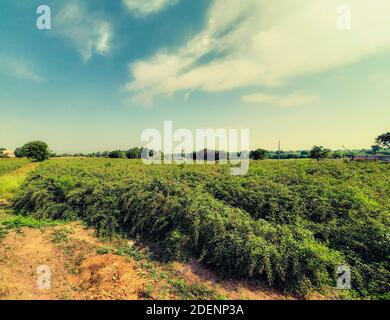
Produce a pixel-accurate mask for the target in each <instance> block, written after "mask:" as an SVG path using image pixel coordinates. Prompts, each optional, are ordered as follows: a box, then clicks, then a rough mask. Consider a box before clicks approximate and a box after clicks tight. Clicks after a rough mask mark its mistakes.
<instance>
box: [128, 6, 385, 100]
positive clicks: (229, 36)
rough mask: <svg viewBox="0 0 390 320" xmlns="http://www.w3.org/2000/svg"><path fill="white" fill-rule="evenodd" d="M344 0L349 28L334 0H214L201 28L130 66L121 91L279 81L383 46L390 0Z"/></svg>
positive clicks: (156, 92) (154, 92) (212, 88)
mask: <svg viewBox="0 0 390 320" xmlns="http://www.w3.org/2000/svg"><path fill="white" fill-rule="evenodd" d="M346 2H349V1H346ZM350 3H351V9H352V29H351V30H349V31H342V30H340V29H338V28H337V19H338V16H337V8H338V7H339V5H340V2H339V1H338V0H311V1H307V0H274V1H269V0H246V1H237V0H214V2H213V5H212V6H211V7H210V9H209V12H208V13H207V18H208V19H207V23H206V25H205V27H204V29H203V30H202V31H201V32H200V33H199V34H198V35H196V36H195V37H194V38H192V39H190V40H189V41H188V42H187V43H185V44H184V45H183V46H182V47H181V48H179V49H178V50H175V51H173V52H170V53H166V52H169V50H167V49H165V50H164V52H159V53H157V54H155V55H154V56H152V57H150V58H148V59H145V60H140V61H136V62H134V63H131V64H130V66H129V68H130V73H131V75H132V81H130V82H129V83H127V85H126V89H127V90H128V91H130V92H131V93H132V95H135V96H136V97H138V96H139V95H142V96H143V97H144V99H145V96H149V98H148V99H147V100H148V101H150V100H152V99H153V98H154V97H156V96H160V95H171V94H173V93H175V92H177V91H181V90H184V91H189V90H201V91H205V92H220V91H226V90H231V89H237V88H244V87H249V86H260V85H262V86H276V85H283V84H286V83H288V81H289V80H290V79H291V78H293V77H296V76H301V75H305V74H310V73H317V72H321V71H324V70H328V69H330V68H334V67H338V66H343V65H347V64H351V63H355V62H358V61H359V60H361V59H363V58H365V57H367V56H370V55H374V54H376V53H379V52H383V51H384V50H389V48H390V32H389V30H390V19H388V16H387V15H388V12H390V1H387V0H354V1H350ZM205 57H213V58H212V59H210V60H209V61H208V62H207V63H204V60H205V59H204V58H205ZM202 58H203V63H200V61H201V60H202Z"/></svg>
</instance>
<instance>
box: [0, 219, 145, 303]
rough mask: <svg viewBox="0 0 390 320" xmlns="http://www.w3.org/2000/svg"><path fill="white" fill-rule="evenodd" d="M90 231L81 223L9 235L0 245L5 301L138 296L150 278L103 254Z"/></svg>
mask: <svg viewBox="0 0 390 320" xmlns="http://www.w3.org/2000/svg"><path fill="white" fill-rule="evenodd" d="M91 233H93V231H90V230H85V229H84V228H83V226H82V225H81V224H78V223H72V224H69V225H64V226H59V227H50V228H43V229H32V228H21V229H19V230H14V231H12V232H10V233H9V234H8V235H7V236H6V237H5V239H3V241H2V243H1V244H2V245H1V246H0V299H7V300H9V299H11V300H26V299H27V300H31V299H32V300H41V299H44V300H58V299H60V300H63V299H82V300H85V299H87V300H90V299H137V298H139V296H140V295H142V293H143V291H144V290H145V287H144V286H145V284H146V283H147V282H148V280H147V279H146V278H145V277H143V276H142V275H141V272H139V271H137V268H136V267H135V264H134V262H131V261H127V260H126V259H125V258H124V257H120V256H116V255H110V254H108V255H98V254H97V253H96V250H97V248H99V247H100V246H101V245H102V244H101V243H99V242H98V241H97V240H96V239H95V238H94V237H93V235H92V234H91ZM42 271H44V272H46V273H45V274H43V273H42ZM43 279H44V280H45V283H44V285H42V283H43V282H42V280H43Z"/></svg>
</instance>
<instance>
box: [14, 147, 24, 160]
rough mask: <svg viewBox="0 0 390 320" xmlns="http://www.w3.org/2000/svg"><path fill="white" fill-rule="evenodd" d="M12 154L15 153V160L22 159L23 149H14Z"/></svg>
mask: <svg viewBox="0 0 390 320" xmlns="http://www.w3.org/2000/svg"><path fill="white" fill-rule="evenodd" d="M14 153H15V157H16V158H23V157H24V153H23V148H16V149H15V151H14Z"/></svg>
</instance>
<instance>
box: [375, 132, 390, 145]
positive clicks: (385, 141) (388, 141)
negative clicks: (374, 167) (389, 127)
mask: <svg viewBox="0 0 390 320" xmlns="http://www.w3.org/2000/svg"><path fill="white" fill-rule="evenodd" d="M376 143H377V144H379V145H380V146H382V147H385V148H390V132H387V133H384V134H382V135H380V136H379V137H377V138H376Z"/></svg>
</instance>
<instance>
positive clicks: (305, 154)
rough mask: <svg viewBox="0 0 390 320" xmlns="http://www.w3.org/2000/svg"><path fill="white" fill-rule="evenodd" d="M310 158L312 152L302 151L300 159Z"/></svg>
mask: <svg viewBox="0 0 390 320" xmlns="http://www.w3.org/2000/svg"><path fill="white" fill-rule="evenodd" d="M309 156H310V152H309V151H307V150H302V151H301V153H300V154H299V157H300V158H308V157H309Z"/></svg>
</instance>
